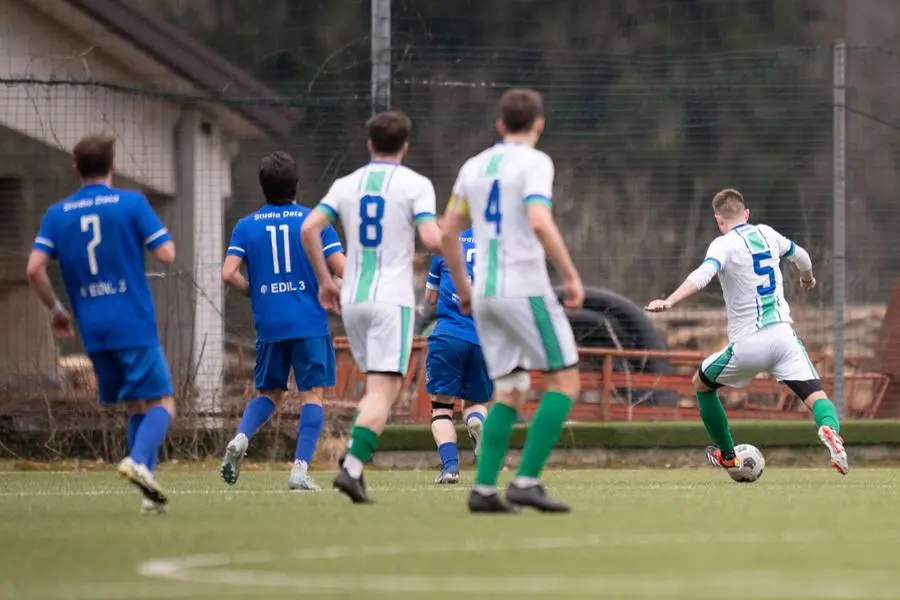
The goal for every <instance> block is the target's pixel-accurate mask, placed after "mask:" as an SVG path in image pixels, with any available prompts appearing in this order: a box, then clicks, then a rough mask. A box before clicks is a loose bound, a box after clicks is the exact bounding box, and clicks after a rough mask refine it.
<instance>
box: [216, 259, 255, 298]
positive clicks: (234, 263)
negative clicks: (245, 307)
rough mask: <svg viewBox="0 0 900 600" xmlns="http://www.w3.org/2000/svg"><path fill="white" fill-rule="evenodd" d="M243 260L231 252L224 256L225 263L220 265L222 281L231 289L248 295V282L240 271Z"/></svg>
mask: <svg viewBox="0 0 900 600" xmlns="http://www.w3.org/2000/svg"><path fill="white" fill-rule="evenodd" d="M243 262H244V261H243V259H242V258H241V257H240V256H234V255H231V254H229V255H228V256H226V257H225V264H223V265H222V281H224V282H225V285H227V286H228V287H230V288H231V289H233V290H237V291H238V292H240V293H242V294H244V295H245V296H249V295H250V282H249V281H247V278H246V277H244V274H243V273H241V265H242V264H243Z"/></svg>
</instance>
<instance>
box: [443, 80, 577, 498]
mask: <svg viewBox="0 0 900 600" xmlns="http://www.w3.org/2000/svg"><path fill="white" fill-rule="evenodd" d="M543 129H544V118H543V101H542V99H541V96H540V94H538V93H537V92H535V91H532V90H510V91H507V92H506V93H504V94H503V97H502V98H501V100H500V119H499V120H498V121H497V131H498V132H499V133H500V135H501V136H502V137H503V141H502V142H501V143H499V144H497V145H495V146H492V147H491V148H488V149H487V150H485V151H484V152H482V153H481V154H478V155H477V156H475V157H473V158H471V159H469V160H468V161H466V163H465V164H464V165H463V167H462V169H460V172H459V176H458V177H457V180H456V184H455V185H454V187H453V196H452V197H451V199H450V204H449V206H448V207H447V214H446V215H445V216H444V222H443V224H442V226H443V228H444V233H443V248H444V260H445V261H446V262H447V266H448V268H449V269H450V272H451V274H452V276H453V282H454V283H455V284H456V288H457V290H458V291H459V305H460V307H461V309H462V310H463V312H467V311H468V310H469V308H470V305H471V306H472V308H473V309H474V315H475V323H476V326H477V329H478V337H479V339H480V340H481V344H482V348H483V349H484V357H485V360H486V361H487V366H488V370H489V372H490V375H491V378H492V379H493V380H494V387H495V389H496V392H495V396H494V400H495V401H494V403H493V405H492V406H491V410H490V412H489V413H488V416H487V419H486V420H485V422H484V432H483V435H482V439H481V451H480V454H479V456H478V466H477V469H476V475H475V487H474V489H473V490H472V492H471V494H470V495H469V510H470V511H472V512H476V513H484V512H512V511H514V510H515V506H531V507H534V508H536V509H538V510H541V511H548V512H568V511H569V507H568V506H567V505H566V504H564V503H563V502H560V501H558V500H555V499H552V498H550V497H549V496H547V495H546V493H545V492H544V488H543V486H542V485H541V480H540V476H541V472H542V471H543V468H544V464H545V463H546V462H547V459H548V458H549V457H550V453H551V452H552V451H553V447H554V446H556V443H557V441H558V440H559V436H560V433H561V432H562V428H563V425H564V423H565V421H566V418H567V417H568V415H569V411H570V410H571V409H572V404H573V403H574V401H575V398H576V397H577V395H578V393H579V391H580V380H579V375H578V368H577V364H578V352H577V348H576V346H575V337H574V336H573V335H572V327H571V326H570V325H569V321H568V319H567V318H566V314H565V312H564V311H563V308H562V306H560V304H559V301H558V300H557V299H556V296H555V295H554V293H553V288H552V286H551V285H550V276H549V274H548V273H547V259H546V254H549V255H550V258H551V259H552V260H553V263H554V265H555V266H556V268H557V270H558V272H559V273H560V275H562V278H563V285H564V287H565V292H566V305H567V306H568V307H570V308H579V307H580V306H581V305H582V303H583V302H584V288H583V287H582V284H581V278H580V276H579V275H578V271H577V270H576V269H575V266H574V265H573V264H572V259H571V258H570V256H569V251H568V249H567V248H566V245H565V242H564V241H563V239H562V235H560V233H559V229H558V228H557V226H556V223H555V221H554V220H553V215H552V213H551V210H550V209H551V201H550V199H551V197H552V189H553V175H554V173H553V161H552V160H550V157H549V156H547V155H546V154H544V153H543V152H541V151H539V150H536V149H535V148H534V146H535V145H536V144H537V141H538V138H539V137H540V134H541V132H542V131H543ZM470 219H471V222H472V225H473V229H474V231H475V239H477V240H478V249H477V260H476V264H477V265H478V276H477V277H476V278H475V288H476V289H475V293H474V298H473V293H472V286H471V285H470V284H469V279H468V277H467V272H466V265H465V261H464V259H463V256H462V252H461V248H460V245H459V240H458V239H457V236H458V235H459V233H460V232H461V231H462V230H463V229H465V225H466V222H467V221H469V220H470ZM545 253H546V254H545ZM531 369H535V370H539V371H543V372H544V373H545V374H546V375H545V379H546V381H547V392H546V393H545V394H544V396H543V398H541V403H540V406H539V407H538V409H537V411H536V412H535V413H534V416H533V417H532V419H531V425H530V427H529V429H528V437H527V439H526V440H525V447H524V449H523V451H522V460H521V462H520V464H519V469H518V472H517V474H516V478H515V479H514V480H513V482H512V483H511V484H510V485H509V487H508V488H507V492H506V500H507V501H508V503H509V504H507V503H506V502H504V501H503V500H502V499H501V498H500V495H499V494H498V492H497V478H498V475H499V473H500V469H501V467H502V466H503V460H504V457H505V456H506V452H507V450H508V449H509V441H510V437H511V435H512V429H513V425H514V424H515V422H516V417H517V408H518V407H519V406H521V405H522V403H523V402H524V401H525V393H526V392H527V391H528V389H529V388H530V386H531V381H530V377H529V375H528V371H529V370H531ZM511 505H512V506H511Z"/></svg>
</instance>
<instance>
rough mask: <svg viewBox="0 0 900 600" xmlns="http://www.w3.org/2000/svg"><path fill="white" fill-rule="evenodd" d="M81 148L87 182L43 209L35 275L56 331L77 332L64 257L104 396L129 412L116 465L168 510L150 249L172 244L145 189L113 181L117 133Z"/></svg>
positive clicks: (166, 403) (164, 394) (149, 506)
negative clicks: (159, 469)
mask: <svg viewBox="0 0 900 600" xmlns="http://www.w3.org/2000/svg"><path fill="white" fill-rule="evenodd" d="M74 155H75V168H76V170H77V171H78V174H79V175H80V177H81V180H82V187H81V189H79V190H78V191H77V192H75V193H74V194H73V195H71V196H69V197H68V198H66V199H64V200H62V201H61V202H57V203H56V204H54V205H53V206H51V207H50V208H49V209H48V210H47V213H46V214H45V215H44V219H43V221H42V222H41V228H40V231H39V232H38V235H37V237H36V238H35V240H34V245H33V246H32V251H31V256H30V257H29V259H28V267H27V275H28V280H29V281H30V282H31V285H32V287H33V288H34V290H35V292H36V293H37V296H38V298H40V301H41V303H42V304H43V305H44V306H45V307H47V308H48V309H49V310H50V312H51V314H52V317H51V325H52V328H53V333H54V335H55V336H56V337H57V338H60V339H61V338H71V337H74V335H75V330H74V328H73V325H72V316H70V315H69V313H68V312H67V311H66V309H65V308H63V305H62V304H61V303H60V301H59V300H58V299H57V297H56V295H55V293H54V291H53V286H52V285H51V283H50V279H49V278H48V276H47V265H48V264H49V263H50V261H51V260H52V259H54V258H55V259H57V260H58V261H59V266H60V270H61V271H62V277H63V281H64V282H65V286H66V293H67V294H68V295H69V300H70V302H71V304H72V310H73V313H74V317H75V323H76V324H77V326H78V332H79V333H80V334H81V338H82V340H83V341H84V349H85V352H87V354H88V356H89V357H90V359H91V362H92V363H93V364H94V372H95V373H96V375H97V383H98V387H99V391H100V403H101V404H103V405H106V406H108V405H113V404H121V405H122V406H123V407H124V408H125V409H126V410H128V412H129V413H130V415H129V417H128V429H127V441H128V451H129V455H128V456H127V457H126V458H125V459H123V460H122V461H121V462H120V463H119V466H118V471H119V473H120V474H121V475H122V477H124V478H126V479H127V480H128V481H130V482H131V483H133V484H134V485H135V486H137V487H138V488H139V489H140V491H141V492H142V494H143V496H144V502H143V506H142V511H143V512H146V513H151V512H163V510H164V507H165V504H166V503H167V502H168V499H167V497H166V494H165V492H164V491H163V490H162V488H161V487H160V486H159V484H158V483H157V482H156V478H155V477H154V475H153V471H154V469H155V466H156V462H157V457H158V454H159V448H160V446H161V445H162V443H163V440H164V439H165V436H166V432H167V431H168V429H169V422H170V420H171V419H172V416H173V415H174V414H175V402H174V399H173V397H172V395H173V389H172V377H171V375H170V373H169V366H168V364H167V363H166V358H165V356H164V355H163V351H162V348H161V347H160V345H159V339H158V336H157V330H156V315H155V313H154V310H153V299H152V297H151V295H150V287H149V286H148V284H147V278H146V275H145V272H144V249H145V248H146V249H147V250H149V251H150V252H152V253H153V255H154V256H155V257H156V258H157V260H159V261H160V262H162V263H163V264H166V265H170V264H172V263H173V262H175V244H174V243H173V242H172V239H171V237H170V236H169V232H168V230H166V228H165V227H164V226H163V224H162V222H161V221H160V220H159V218H158V217H157V216H156V214H154V212H153V209H152V208H151V207H150V203H149V202H147V199H146V198H145V197H144V196H143V195H142V194H141V193H140V192H137V191H134V190H124V189H117V188H114V187H112V174H113V169H114V166H113V163H114V159H115V138H113V137H108V136H102V135H93V136H88V137H85V138H84V139H82V140H81V141H80V142H78V144H77V145H76V146H75V149H74Z"/></svg>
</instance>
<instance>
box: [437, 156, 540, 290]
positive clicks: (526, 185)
mask: <svg viewBox="0 0 900 600" xmlns="http://www.w3.org/2000/svg"><path fill="white" fill-rule="evenodd" d="M552 193H553V161H552V160H550V157H549V156H547V155H546V154H544V153H543V152H541V151H540V150H536V149H534V148H532V147H531V146H527V145H524V144H503V143H500V144H497V145H495V146H492V147H490V148H488V149H487V150H485V151H484V152H482V153H481V154H478V155H477V156H474V157H472V158H470V159H469V160H468V161H467V162H466V163H465V164H464V165H463V167H462V169H460V171H459V176H458V177H457V180H456V184H455V185H454V186H453V198H454V202H455V203H457V206H458V207H460V210H461V211H462V212H464V213H467V214H468V215H469V218H470V220H471V222H472V229H473V231H474V233H475V239H476V241H477V255H476V259H475V264H477V265H478V273H477V275H476V277H475V288H476V289H475V294H476V295H477V296H480V297H486V298H490V297H505V298H523V297H531V296H546V295H552V294H553V288H552V286H551V285H550V276H549V274H548V273H547V260H546V257H545V254H544V248H543V246H542V245H541V243H540V241H538V239H537V236H535V234H534V231H533V230H532V229H531V224H530V223H529V221H528V215H527V213H526V211H525V208H526V206H527V205H528V204H530V203H533V202H542V203H545V204H549V203H550V201H551V198H552Z"/></svg>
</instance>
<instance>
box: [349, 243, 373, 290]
mask: <svg viewBox="0 0 900 600" xmlns="http://www.w3.org/2000/svg"><path fill="white" fill-rule="evenodd" d="M377 272H378V250H375V249H373V248H364V249H363V251H362V265H361V266H360V268H359V276H358V277H357V278H356V296H355V297H354V299H353V301H354V302H365V301H366V300H369V299H370V298H369V296H370V295H371V293H372V284H373V283H374V282H375V273H377Z"/></svg>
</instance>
